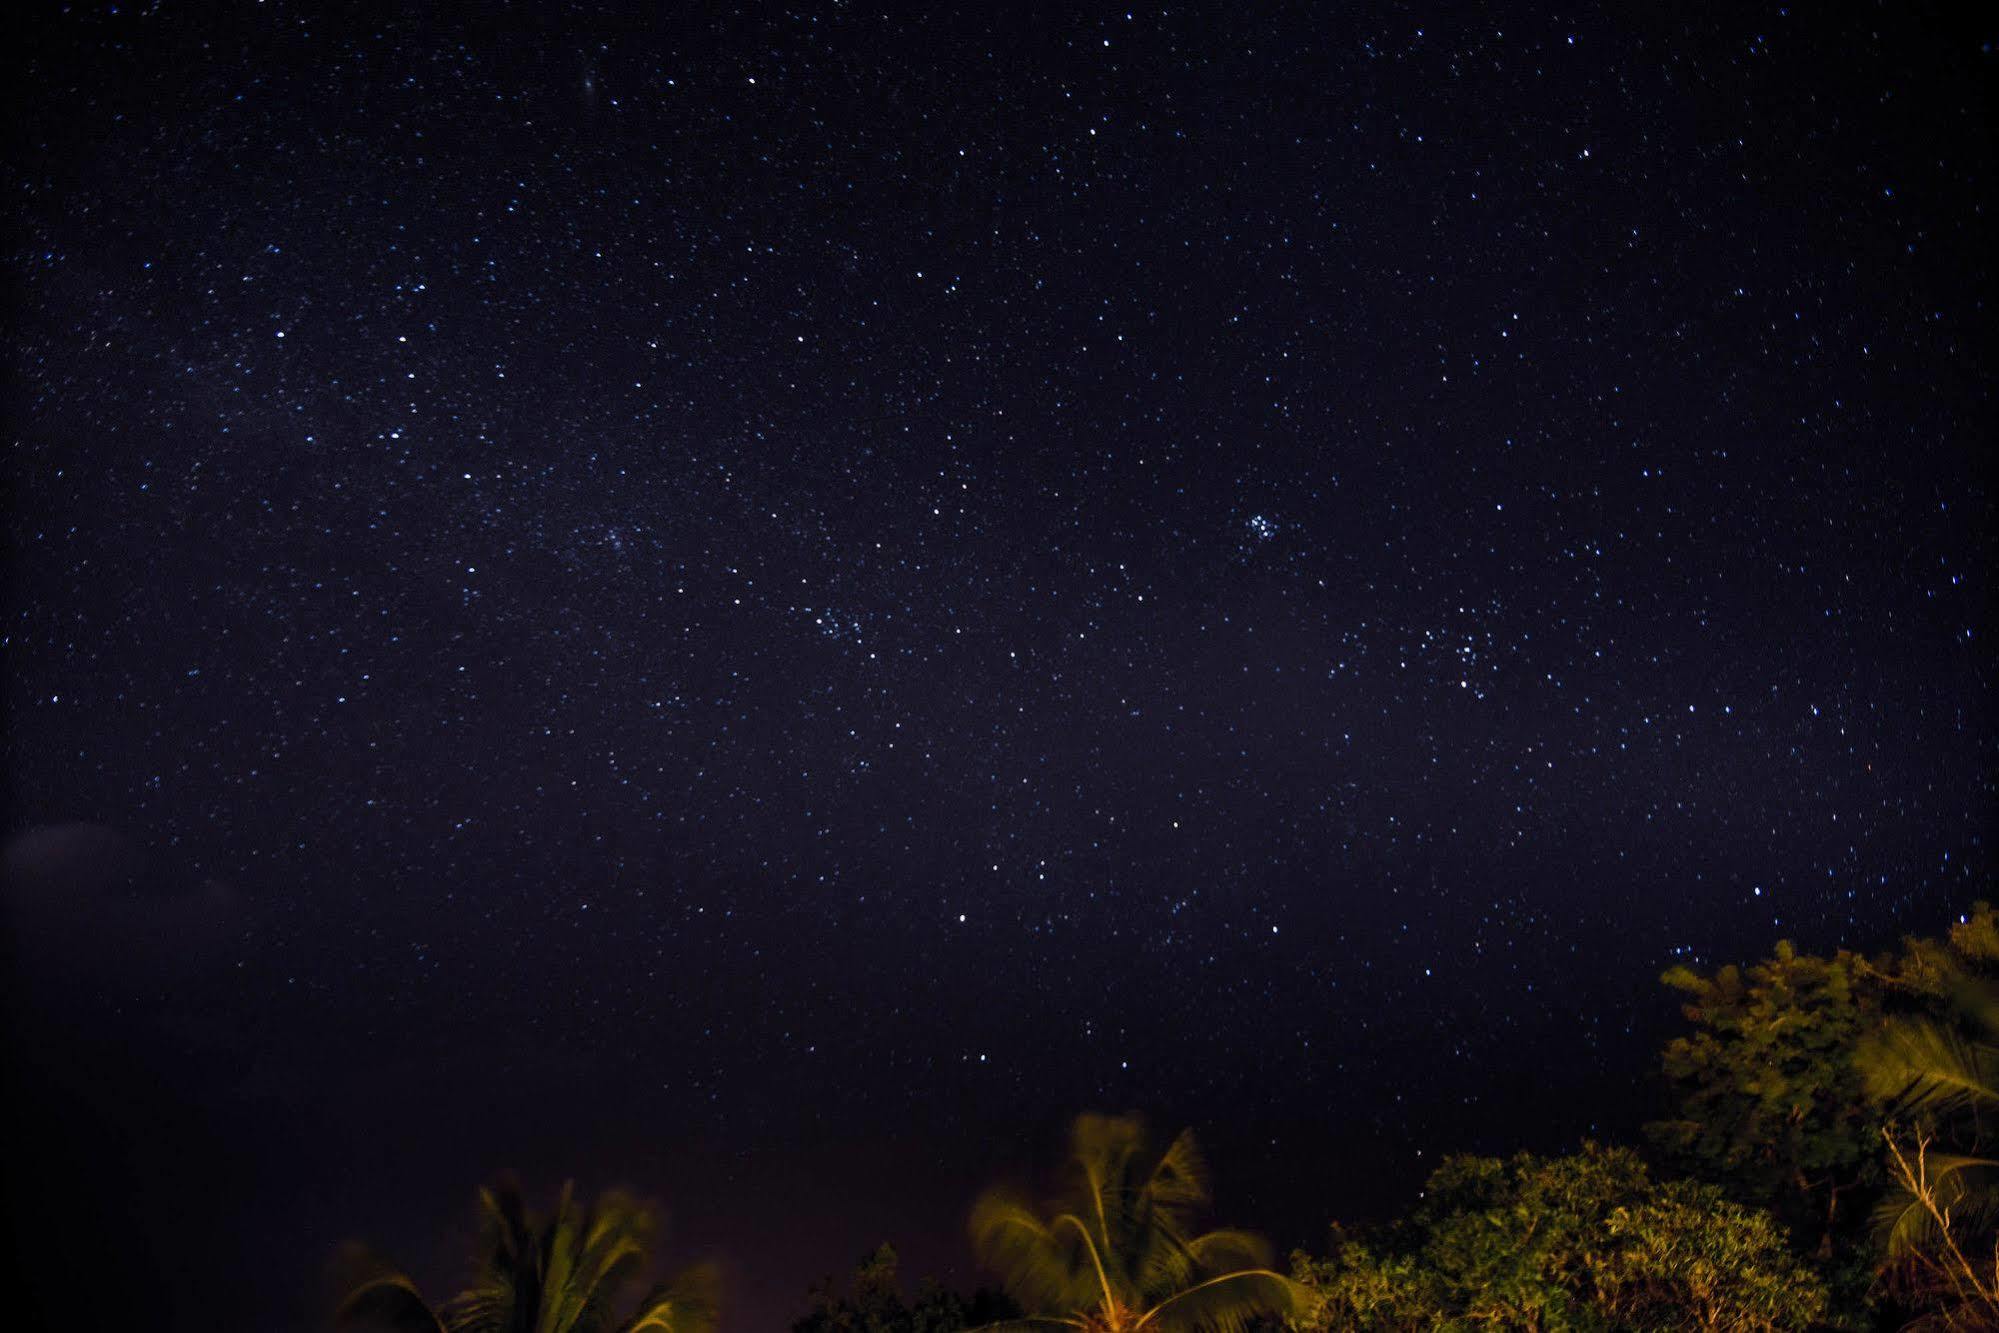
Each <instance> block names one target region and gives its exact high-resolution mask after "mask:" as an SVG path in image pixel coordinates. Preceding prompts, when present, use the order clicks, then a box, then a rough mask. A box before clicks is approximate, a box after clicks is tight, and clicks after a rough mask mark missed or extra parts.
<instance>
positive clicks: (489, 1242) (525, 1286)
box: [334, 1179, 718, 1333]
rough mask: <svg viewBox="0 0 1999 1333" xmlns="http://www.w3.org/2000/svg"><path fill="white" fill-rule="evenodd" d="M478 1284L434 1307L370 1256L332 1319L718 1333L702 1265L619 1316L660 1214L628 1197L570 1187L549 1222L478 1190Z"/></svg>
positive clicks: (501, 1194) (515, 1331)
mask: <svg viewBox="0 0 1999 1333" xmlns="http://www.w3.org/2000/svg"><path fill="white" fill-rule="evenodd" d="M479 1220H480V1240H479V1258H478V1268H477V1272H476V1274H475V1276H474V1278H473V1280H472V1285H471V1286H469V1287H467V1288H466V1289H465V1290H464V1291H461V1292H459V1293H458V1294H457V1295H456V1296H454V1297H452V1298H451V1299H450V1300H448V1301H446V1302H445V1303H444V1304H443V1305H442V1306H438V1307H432V1306H431V1305H429V1304H427V1303H426V1302H425V1301H424V1299H423V1297H422V1296H421V1295H420V1294H419V1293H418V1291H417V1289H416V1285H415V1284H414V1283H412V1282H411V1281H410V1280H409V1278H407V1277H405V1276H404V1275H403V1274H402V1273H400V1272H398V1271H396V1270H395V1269H393V1268H390V1267H388V1266H387V1265H384V1264H382V1263H380V1262H378V1261H375V1260H373V1259H372V1258H369V1257H367V1256H365V1255H361V1256H356V1257H350V1260H349V1265H348V1266H349V1267H350V1269H351V1270H352V1271H353V1277H352V1280H351V1281H350V1283H349V1284H348V1291H347V1296H346V1298H345V1299H344V1300H343V1301H342V1302H341V1303H340V1308H339V1311H338V1312H337V1313H336V1315H335V1317H334V1326H335V1328H337V1329H339V1330H341V1333H711V1331H712V1330H713V1329H714V1327H715V1311H716V1303H717V1301H716V1297H717V1289H718V1282H717V1277H716V1273H715V1271H714V1270H713V1269H712V1268H711V1267H708V1266H707V1265H701V1266H697V1267H695V1268H690V1269H688V1270H686V1271H685V1272H683V1273H681V1274H679V1275H678V1276H677V1277H675V1278H674V1279H673V1280H672V1281H670V1282H667V1283H664V1284H661V1285H658V1286H655V1287H653V1288H652V1289H651V1290H650V1291H649V1292H648V1294H647V1295H646V1296H645V1297H644V1299H642V1300H640V1301H639V1302H638V1304H637V1306H636V1307H635V1308H634V1309H632V1310H631V1312H630V1313H629V1314H627V1315H625V1316H624V1317H623V1318H619V1317H618V1316H617V1314H616V1310H617V1308H618V1303H619V1297H620V1296H621V1295H622V1294H623V1290H624V1288H626V1287H629V1286H632V1285H634V1284H635V1283H636V1282H637V1281H638V1280H639V1279H640V1278H641V1277H642V1276H643V1275H644V1274H645V1272H646V1270H647V1269H648V1268H649V1267H650V1259H649V1251H650V1247H651V1244H652V1242H653V1240H654V1238H655V1236H656V1235H657V1233H658V1231H659V1214H658V1212H657V1211H656V1210H655V1209H653V1208H651V1207H650V1206H648V1205H646V1204H644V1203H642V1202H640V1201H639V1200H637V1199H635V1198H633V1197H632V1196H631V1195H629V1194H625V1193H623V1192H622V1191H618V1190H611V1191H608V1192H606V1193H605V1194H603V1195H602V1196H600V1197H599V1198H598V1200H597V1202H596V1205H595V1206H594V1207H585V1206H582V1205H579V1204H578V1203H577V1202H576V1199H575V1190H574V1188H573V1186H571V1185H568V1184H565V1185H564V1186H563V1187H562V1197H561V1198H560V1199H559V1200H558V1201H557V1203H556V1205H555V1211H554V1213H552V1214H551V1215H550V1216H548V1217H547V1218H538V1217H535V1216H533V1215H532V1214H530V1213H529V1211H528V1209H527V1205H526V1203H525V1202H524V1201H523V1200H522V1198H521V1192H520V1187H519V1186H518V1185H517V1184H516V1183H514V1182H513V1181H512V1180H511V1179H503V1180H501V1181H500V1182H499V1183H498V1184H497V1185H495V1186H494V1187H492V1188H490V1189H482V1190H480V1191H479Z"/></svg>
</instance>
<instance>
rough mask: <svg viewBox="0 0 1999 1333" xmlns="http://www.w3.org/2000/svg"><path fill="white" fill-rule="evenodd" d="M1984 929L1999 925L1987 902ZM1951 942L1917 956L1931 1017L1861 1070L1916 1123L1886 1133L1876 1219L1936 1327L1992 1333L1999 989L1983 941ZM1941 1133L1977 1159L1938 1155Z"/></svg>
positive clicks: (1883, 1039) (1874, 1046)
mask: <svg viewBox="0 0 1999 1333" xmlns="http://www.w3.org/2000/svg"><path fill="white" fill-rule="evenodd" d="M1979 922H1980V923H1981V924H1989V922H1990V913H1989V912H1987V911H1985V910H1984V908H1983V905H1982V904H1981V910H1980V915H1979ZM1951 935H1952V938H1951V946H1952V947H1951V949H1950V951H1949V952H1948V953H1944V952H1942V951H1937V954H1936V956H1934V957H1929V958H1924V959H1921V960H1919V961H1921V962H1922V963H1923V964H1924V967H1925V972H1924V973H1923V974H1918V975H1919V981H1918V991H1919V994H1923V995H1924V996H1925V997H1926V998H1927V1000H1928V1001H1929V1002H1930V1004H1931V1008H1930V1010H1929V1011H1928V1012H1922V1011H1918V1012H1914V1013H1906V1014H1898V1015H1896V1016H1894V1017H1892V1018H1890V1019H1888V1020H1887V1021H1886V1022H1885V1023H1884V1024H1883V1025H1882V1027H1881V1029H1880V1031H1879V1032H1877V1033H1876V1034H1875V1035H1874V1036H1873V1037H1872V1038H1870V1039H1869V1040H1868V1041H1866V1042H1865V1043H1863V1044H1862V1046H1861V1048H1860V1051H1859V1057H1858V1063H1859V1065H1860V1068H1861V1072H1862V1073H1863V1074H1864V1075H1865V1076H1866V1079H1867V1085H1868V1089H1869V1091H1870V1092H1872V1093H1873V1094H1874V1095H1875V1096H1876V1097H1877V1098H1879V1099H1880V1100H1881V1102H1882V1103H1883V1104H1884V1105H1885V1106H1886V1107H1887V1108H1888V1110H1889V1111H1890V1113H1891V1114H1893V1115H1894V1116H1896V1117H1897V1118H1898V1119H1905V1120H1906V1121H1907V1122H1909V1123H1910V1128H1908V1129H1907V1130H1903V1129H1900V1128H1898V1127H1896V1126H1893V1125H1891V1126H1889V1127H1888V1128H1886V1129H1884V1130H1883V1131H1882V1133H1883V1137H1884V1138H1886V1140H1887V1145H1888V1154H1889V1167H1890V1169H1889V1177H1890V1180H1891V1182H1892V1187H1891V1189H1890V1190H1889V1192H1888V1194H1887V1195H1886V1197H1884V1198H1883V1199H1882V1201H1881V1203H1880V1205H1879V1206H1878V1207H1877V1208H1876V1210H1875V1218H1874V1220H1875V1226H1876V1234H1877V1235H1878V1236H1879V1238H1880V1243H1881V1246H1882V1250H1883V1253H1884V1256H1885V1258H1886V1261H1887V1263H1886V1267H1885V1270H1884V1271H1885V1272H1886V1273H1887V1275H1888V1276H1889V1277H1890V1279H1891V1281H1892V1282H1893V1283H1894V1284H1895V1285H1897V1286H1900V1287H1902V1288H1904V1289H1905V1290H1907V1291H1908V1292H1909V1294H1910V1295H1911V1296H1913V1297H1914V1298H1915V1299H1916V1300H1917V1302H1918V1303H1919V1304H1921V1305H1924V1306H1928V1307H1931V1308H1932V1310H1933V1316H1932V1317H1931V1318H1930V1319H1929V1322H1928V1325H1927V1326H1932V1327H1936V1328H1956V1327H1964V1328H1987V1327H1991V1326H1992V1322H1993V1321H1994V1320H1995V1319H1999V1238H1995V1227H1999V1159H1995V1158H1993V1157H1990V1156H1986V1155H1983V1153H1984V1152H1985V1151H1989V1150H1988V1149H1986V1142H1987V1138H1986V1124H1985V1122H1986V1121H1988V1120H1989V1119H1990V1117H1991V1116H1992V1114H1993V1113H1994V1112H1995V1111H1999V982H1995V981H1994V979H1993V978H1992V976H1991V975H1990V973H1989V971H1986V970H1980V969H1977V968H1976V966H1975V965H1977V964H1980V963H1987V964H1989V963H1990V962H1992V961H1993V956H1992V950H1991V948H1990V942H1989V941H1987V940H1985V939H1984V938H1983V934H1982V933H1973V932H1969V931H1966V930H1963V929H1962V928H1961V929H1959V930H1954V931H1952V933H1951ZM1968 946H1969V947H1968ZM1939 1002H1940V1004H1939ZM1939 1133H1941V1134H1942V1136H1943V1137H1944V1138H1945V1139H1946V1141H1948V1142H1949V1143H1950V1144H1951V1145H1952V1146H1954V1147H1961V1148H1964V1149H1966V1150H1967V1151H1963V1152H1950V1151H1943V1152H1933V1151H1931V1148H1930V1145H1931V1143H1932V1141H1933V1139H1934V1138H1936V1137H1937V1136H1938V1135H1939ZM1988 1247H1990V1251H1991V1252H1990V1253H1986V1254H1981V1251H1983V1250H1986V1249H1987V1248H1988Z"/></svg>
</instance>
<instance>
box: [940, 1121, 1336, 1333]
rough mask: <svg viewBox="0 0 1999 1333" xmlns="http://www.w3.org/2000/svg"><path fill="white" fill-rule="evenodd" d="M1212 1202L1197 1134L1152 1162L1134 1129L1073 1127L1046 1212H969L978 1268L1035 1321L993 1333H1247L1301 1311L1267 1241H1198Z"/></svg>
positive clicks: (995, 1195)
mask: <svg viewBox="0 0 1999 1333" xmlns="http://www.w3.org/2000/svg"><path fill="white" fill-rule="evenodd" d="M1208 1197H1209V1196H1208V1172H1207V1166H1206V1164H1205V1163H1204V1162H1203V1161H1202V1159H1201V1153H1200V1150H1199V1149H1198V1148H1197V1147H1196V1146H1195V1144H1194V1136H1193V1133H1192V1132H1191V1131H1182V1132H1181V1134H1180V1136H1179V1137H1178V1138H1176V1139H1174V1140H1173V1142H1172V1144H1171V1145H1169V1146H1168V1147H1167V1149H1166V1151H1165V1153H1164V1154H1162V1155H1160V1156H1157V1157H1155V1156H1153V1155H1152V1154H1151V1153H1149V1152H1148V1151H1147V1149H1146V1141H1145V1127H1144V1125H1143V1124H1142V1123H1141V1122H1140V1121H1139V1120H1138V1119H1137V1118H1135V1117H1119V1116H1100V1115H1084V1116H1079V1117H1077V1119H1076V1124H1075V1127H1074V1129H1073V1130H1072V1131H1071V1141H1070V1154H1069V1172H1068V1176H1067V1178H1066V1180H1065V1182H1064V1187H1063V1189H1062V1191H1061V1193H1060V1194H1059V1195H1058V1196H1057V1197H1056V1198H1055V1199H1054V1200H1053V1201H1052V1202H1051V1204H1050V1205H1049V1207H1048V1208H1047V1210H1046V1211H1045V1212H1044V1211H1042V1210H1040V1209H1037V1208H1035V1207H1034V1206H1033V1205H1032V1204H1031V1203H1029V1202H1027V1201H1026V1200H1024V1199H1022V1198H1021V1197H1020V1196H1018V1195H1017V1194H1014V1193H1012V1192H1011V1191H1008V1190H1006V1189H993V1190H988V1191H987V1192H986V1193H985V1194H983V1195H981V1196H980V1197H979V1200H978V1203H977V1204H976V1205H974V1207H973V1209H972V1218H971V1230H972V1242H973V1244H974V1245H975V1246H976V1247H977V1249H978V1251H979V1256H980V1258H981V1259H982V1260H983V1261H984V1262H985V1263H986V1264H987V1265H988V1266H989V1267H991V1268H993V1269H995V1270H997V1271H998V1272H999V1274H1000V1275H1001V1280H1002V1283H1003V1285H1004V1286H1005V1287H1006V1290H1007V1293H1008V1294H1009V1295H1011V1296H1013V1297H1014V1298H1015V1299H1016V1300H1018V1301H1019V1302H1020V1303H1021V1305H1022V1306H1024V1307H1025V1308H1026V1309H1028V1310H1029V1311H1033V1312H1035V1313H1031V1314H1030V1315H1028V1316H1027V1317H1026V1318H1024V1319H1017V1320H1008V1321H1006V1322H1004V1323H1000V1324H992V1325H988V1327H989V1328H990V1329H993V1330H1000V1329H1019V1330H1026V1329H1031V1328H1036V1327H1047V1326H1059V1327H1065V1328H1074V1329H1081V1330H1084V1331H1085V1333H1138V1330H1141V1329H1143V1330H1156V1331H1157V1333H1240V1330H1242V1329H1244V1328H1246V1327H1248V1325H1249V1322H1250V1321H1251V1320H1252V1319H1255V1318H1257V1317H1259V1316H1262V1315H1285V1314H1289V1313H1292V1312H1294V1311H1296V1310H1298V1309H1300V1308H1301V1298H1302V1296H1303V1291H1302V1288H1300V1287H1299V1286H1298V1285H1297V1284H1296V1283H1294V1282H1292V1281H1291V1280H1290V1279H1289V1278H1287V1277H1284V1276H1283V1275H1282V1274H1279V1273H1276V1272H1273V1271H1272V1270H1271V1268H1270V1247H1269V1246H1268V1245H1267V1244H1265V1243H1264V1241H1263V1239H1262V1238H1261V1237H1259V1236H1253V1235H1251V1234H1249V1233H1248V1232H1245V1231H1207V1232H1201V1233H1199V1234H1196V1233H1195V1231H1194V1229H1193V1225H1194V1221H1195V1218H1196V1216H1197V1214H1198V1213H1199V1212H1200V1210H1201V1209H1202V1208H1204V1207H1205V1206H1206V1205H1207V1203H1208Z"/></svg>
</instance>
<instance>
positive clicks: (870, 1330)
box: [791, 1245, 1020, 1333]
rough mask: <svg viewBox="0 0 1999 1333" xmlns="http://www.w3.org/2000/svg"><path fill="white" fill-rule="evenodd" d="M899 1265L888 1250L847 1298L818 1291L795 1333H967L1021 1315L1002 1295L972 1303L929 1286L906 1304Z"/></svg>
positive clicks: (860, 1272) (852, 1283)
mask: <svg viewBox="0 0 1999 1333" xmlns="http://www.w3.org/2000/svg"><path fill="white" fill-rule="evenodd" d="M897 1264H898V1260H897V1258H896V1253H895V1250H894V1249H893V1248H891V1247H890V1246H888V1245H883V1246H882V1247H881V1248H880V1249H878V1250H876V1251H875V1252H874V1253H873V1254H871V1255H869V1256H868V1257H867V1258H865V1259H863V1260H861V1262H860V1263H859V1265H857V1266H856V1267H855V1269H854V1274H853V1277H852V1278H851V1279H849V1281H848V1284H847V1291H846V1293H845V1294H840V1293H837V1292H835V1291H834V1289H833V1284H832V1283H831V1282H830V1281H829V1282H827V1283H826V1285H825V1286H823V1287H821V1288H819V1289H818V1290H817V1291H815V1292H814V1293H813V1297H814V1299H813V1305H812V1309H811V1310H810V1311H809V1312H808V1313H807V1314H806V1315H805V1317H804V1318H802V1319H800V1320H798V1321H797V1322H796V1323H794V1324H792V1326H791V1329H792V1333H961V1331H962V1330H965V1329H971V1328H980V1327H983V1326H985V1325H987V1324H991V1323H994V1322H997V1321H1000V1320H1005V1319H1014V1318H1018V1317H1019V1315H1020V1307H1019V1306H1017V1305H1015V1304H1014V1303H1013V1302H1012V1301H1010V1300H1008V1299H1007V1298H1006V1297H1005V1296H1003V1295H1001V1294H999V1293H998V1292H994V1291H988V1290H985V1289H983V1288H981V1289H980V1290H978V1291H976V1292H974V1293H973V1294H972V1295H971V1296H969V1297H966V1296H961V1295H959V1294H958V1293H957V1292H955V1291H947V1290H945V1289H944V1288H942V1287H940V1286H938V1285H937V1284H935V1283H934V1282H926V1283H925V1284H924V1285H923V1288H922V1290H921V1291H919V1292H918V1293H917V1295H916V1300H915V1302H914V1303H909V1302H905V1301H904V1300H903V1297H902V1286H901V1283H900V1282H899V1281H898V1280H897V1276H896V1268H897Z"/></svg>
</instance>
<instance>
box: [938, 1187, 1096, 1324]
mask: <svg viewBox="0 0 1999 1333" xmlns="http://www.w3.org/2000/svg"><path fill="white" fill-rule="evenodd" d="M1060 1216H1062V1217H1067V1218H1069V1219H1071V1221H1072V1222H1074V1223H1075V1225H1073V1226H1070V1227H1067V1228H1064V1227H1062V1226H1060V1225H1059V1224H1058V1223H1056V1222H1044V1221H1043V1220H1042V1219H1041V1216H1040V1215H1039V1214H1038V1213H1037V1212H1036V1211H1035V1210H1034V1208H1033V1207H1032V1206H1031V1205H1029V1204H1028V1203H1027V1202H1025V1201H1024V1200H1022V1199H1021V1198H1020V1197H1019V1196H1018V1195H1016V1194H1013V1193H1012V1192H1010V1191H1008V1190H1003V1189H996V1190H988V1191H987V1192H986V1193H984V1194H982V1195H980V1196H979V1200H978V1202H977V1203H975V1204H974V1205H973V1206H972V1218H971V1228H970V1229H971V1233H972V1245H973V1248H974V1249H975V1250H976V1251H977V1252H978V1256H979V1260H980V1262H981V1263H984V1264H985V1265H986V1266H987V1267H989V1268H991V1269H993V1270H994V1271H995V1272H997V1273H999V1274H1000V1276H1001V1278H1002V1280H1003V1281H1004V1282H1005V1283H1006V1287H1007V1290H1008V1291H1009V1292H1011V1293H1012V1294H1013V1295H1014V1296H1015V1297H1016V1298H1017V1299H1019V1300H1020V1301H1021V1302H1022V1303H1023V1304H1025V1305H1029V1306H1040V1307H1041V1308H1043V1309H1058V1310H1076V1309H1086V1308H1088V1307H1090V1306H1093V1305H1096V1304H1097V1303H1098V1302H1100V1301H1101V1300H1102V1299H1103V1286H1104V1283H1103V1281H1102V1280H1100V1279H1099V1277H1098V1274H1097V1271H1096V1266H1095V1261H1094V1260H1093V1258H1092V1256H1091V1255H1090V1254H1089V1253H1088V1252H1087V1250H1086V1246H1087V1245H1088V1243H1089V1242H1088V1237H1087V1234H1085V1229H1084V1228H1083V1226H1082V1224H1081V1222H1080V1220H1079V1219H1076V1218H1075V1215H1074V1214H1061V1215H1060ZM1099 1257H1100V1256H1099ZM1107 1276H1108V1275H1106V1277H1107Z"/></svg>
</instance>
